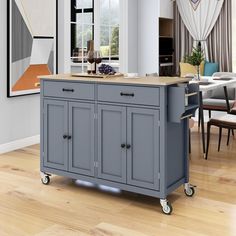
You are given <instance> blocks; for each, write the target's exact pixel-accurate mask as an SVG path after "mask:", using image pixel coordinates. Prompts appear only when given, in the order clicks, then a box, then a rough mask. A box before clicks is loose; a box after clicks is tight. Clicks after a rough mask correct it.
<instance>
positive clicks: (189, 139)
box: [188, 129, 192, 153]
mask: <svg viewBox="0 0 236 236" xmlns="http://www.w3.org/2000/svg"><path fill="white" fill-rule="evenodd" d="M188 141H189V153H191V150H192V148H191V130H190V129H189V134H188Z"/></svg>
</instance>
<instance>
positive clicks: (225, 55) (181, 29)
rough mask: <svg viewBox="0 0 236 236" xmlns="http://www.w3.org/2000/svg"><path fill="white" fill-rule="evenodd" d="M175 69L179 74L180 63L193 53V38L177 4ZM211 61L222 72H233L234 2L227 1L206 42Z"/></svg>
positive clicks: (175, 9) (175, 7) (175, 14)
mask: <svg viewBox="0 0 236 236" xmlns="http://www.w3.org/2000/svg"><path fill="white" fill-rule="evenodd" d="M174 19H175V20H174V32H175V68H176V74H179V62H180V61H182V60H183V57H184V56H185V55H187V54H190V53H191V51H192V45H193V41H194V40H193V38H192V36H191V35H190V33H189V31H188V30H187V28H186V26H185V25H184V22H183V20H182V19H181V16H180V13H179V10H178V7H177V4H176V3H175V5H174ZM206 44H207V48H208V54H209V61H210V62H218V63H219V66H220V71H223V72H231V71H232V0H225V1H224V3H223V6H222V9H221V12H220V15H219V17H218V20H217V21H216V24H215V26H214V27H213V29H212V31H211V33H210V35H209V37H208V38H207V41H206Z"/></svg>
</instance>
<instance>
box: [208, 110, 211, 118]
mask: <svg viewBox="0 0 236 236" xmlns="http://www.w3.org/2000/svg"><path fill="white" fill-rule="evenodd" d="M208 114H209V119H211V110H208Z"/></svg>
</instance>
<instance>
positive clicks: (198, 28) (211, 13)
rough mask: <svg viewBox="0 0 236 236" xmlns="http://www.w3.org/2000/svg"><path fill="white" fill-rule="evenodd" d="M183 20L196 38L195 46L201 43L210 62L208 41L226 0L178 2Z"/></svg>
mask: <svg viewBox="0 0 236 236" xmlns="http://www.w3.org/2000/svg"><path fill="white" fill-rule="evenodd" d="M176 3H177V6H178V9H179V12H180V15H181V17H182V20H183V22H184V24H185V26H186V28H187V29H188V31H189V32H190V34H191V36H192V37H193V38H194V46H195V47H196V46H197V43H198V41H201V44H202V48H203V50H204V53H205V57H206V59H207V60H208V50H207V44H206V39H207V38H208V36H209V34H210V32H211V30H212V29H213V27H214V25H215V23H216V21H217V19H218V16H219V14H220V11H221V8H222V5H223V3H224V0H176Z"/></svg>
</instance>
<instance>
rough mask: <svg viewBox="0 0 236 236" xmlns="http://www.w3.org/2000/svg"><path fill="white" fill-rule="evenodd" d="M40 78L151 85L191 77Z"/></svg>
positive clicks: (185, 80)
mask: <svg viewBox="0 0 236 236" xmlns="http://www.w3.org/2000/svg"><path fill="white" fill-rule="evenodd" d="M38 78H39V79H47V80H65V81H80V82H94V83H103V84H104V83H108V84H130V85H151V86H168V85H173V84H178V83H184V82H189V81H190V79H189V78H180V77H136V78H128V77H123V76H121V77H114V78H87V77H74V76H73V77H72V75H71V74H58V75H47V76H39V77H38Z"/></svg>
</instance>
